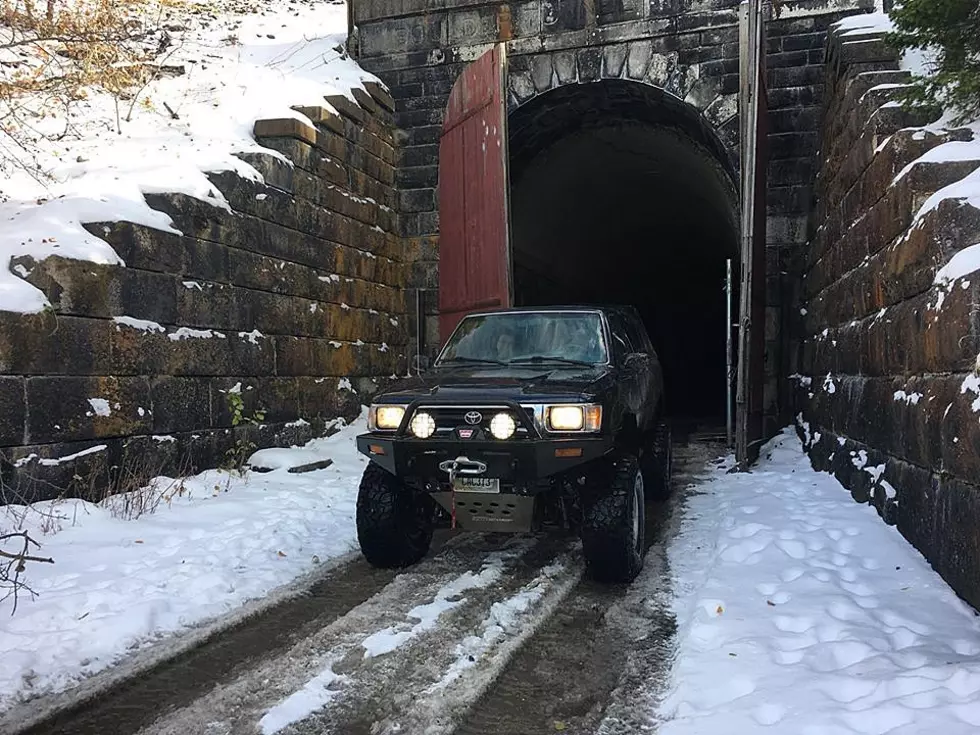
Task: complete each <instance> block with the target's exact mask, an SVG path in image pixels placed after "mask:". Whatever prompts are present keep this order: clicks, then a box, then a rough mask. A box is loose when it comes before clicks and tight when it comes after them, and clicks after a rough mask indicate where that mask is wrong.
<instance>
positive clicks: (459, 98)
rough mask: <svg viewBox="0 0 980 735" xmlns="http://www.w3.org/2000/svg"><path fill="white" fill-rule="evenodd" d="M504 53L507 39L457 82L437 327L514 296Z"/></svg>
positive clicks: (442, 153) (444, 191) (446, 147)
mask: <svg viewBox="0 0 980 735" xmlns="http://www.w3.org/2000/svg"><path fill="white" fill-rule="evenodd" d="M506 79H507V59H506V54H505V50H504V45H503V44H502V43H500V44H497V45H496V46H495V47H494V48H492V49H490V50H489V51H487V52H486V53H485V54H483V56H481V57H480V58H479V59H477V60H476V61H474V62H473V63H471V64H470V65H469V66H467V67H466V69H464V70H463V73H462V74H461V75H460V77H459V79H457V80H456V84H455V85H454V86H453V89H452V91H451V92H450V94H449V104H448V106H447V108H446V119H445V122H444V123H443V126H442V137H441V138H440V140H439V333H440V337H441V339H442V340H443V341H445V340H446V339H447V338H448V337H449V335H450V333H451V332H452V330H453V329H455V328H456V325H457V324H458V323H459V320H460V319H462V318H463V317H464V316H465V315H466V314H468V313H470V312H472V311H476V310H478V309H485V308H490V307H495V306H510V305H511V302H512V300H513V295H512V289H513V287H512V284H511V262H510V242H509V234H510V233H509V218H508V211H507V199H508V193H509V192H508V186H509V183H508V178H507V106H506V96H505V95H506V92H505V85H506Z"/></svg>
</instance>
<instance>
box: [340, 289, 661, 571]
mask: <svg viewBox="0 0 980 735" xmlns="http://www.w3.org/2000/svg"><path fill="white" fill-rule="evenodd" d="M357 448H358V450H359V451H360V452H362V453H363V454H365V455H366V456H367V457H369V458H370V459H371V462H370V463H369V464H368V466H367V467H366V468H365V471H364V475H363V477H362V479H361V485H360V491H359V494H358V499H357V535H358V540H359V543H360V547H361V551H362V553H363V554H364V556H365V558H366V559H367V560H368V562H370V563H371V564H372V565H374V566H379V567H387V568H391V567H404V566H408V565H411V564H414V563H415V562H417V561H419V560H420V559H421V558H422V557H423V556H425V554H426V553H427V552H428V550H429V544H430V542H431V540H432V533H433V529H434V528H436V527H437V526H449V527H453V528H457V527H458V528H461V529H463V530H472V531H494V532H500V531H505V532H506V531H510V532H529V531H546V530H547V529H549V528H551V529H566V530H571V531H577V532H578V533H579V534H580V535H581V538H582V545H583V551H584V554H585V559H586V565H587V569H588V571H589V573H590V575H591V576H592V577H593V578H594V579H597V580H599V581H604V582H628V581H631V580H632V579H633V578H635V577H636V575H637V574H638V573H639V571H640V569H641V568H642V566H643V555H644V550H645V545H644V523H645V507H646V501H647V499H650V498H656V499H663V498H665V497H666V495H667V493H668V492H669V487H670V461H671V455H670V432H669V428H668V426H667V424H666V423H665V422H664V420H663V375H662V371H661V367H660V362H659V360H658V358H657V355H656V352H655V351H654V349H653V345H652V344H651V342H650V338H649V336H648V335H647V333H646V330H645V329H644V327H643V324H642V322H641V321H640V319H639V317H638V316H637V314H636V312H635V311H634V310H633V309H632V308H629V307H612V306H601V307H595V306H592V307H589V306H561V307H547V308H522V309H504V310H496V311H489V312H482V313H478V314H471V315H469V316H466V317H464V318H463V319H462V321H461V322H460V323H459V325H458V326H457V328H456V329H455V331H454V332H453V333H452V335H451V336H450V338H449V340H448V341H447V342H446V345H445V346H444V347H443V349H442V351H441V352H440V353H439V356H438V357H437V358H436V360H435V361H434V363H433V366H432V367H431V368H430V369H429V370H427V371H426V372H425V373H423V374H422V375H420V376H419V377H417V378H411V379H408V380H405V381H402V382H401V383H399V384H398V385H396V386H394V387H393V388H392V389H390V390H388V391H386V392H384V393H382V394H380V395H379V396H377V398H376V400H375V402H374V403H373V404H372V406H371V407H370V410H369V416H368V433H366V434H362V435H360V436H358V438H357Z"/></svg>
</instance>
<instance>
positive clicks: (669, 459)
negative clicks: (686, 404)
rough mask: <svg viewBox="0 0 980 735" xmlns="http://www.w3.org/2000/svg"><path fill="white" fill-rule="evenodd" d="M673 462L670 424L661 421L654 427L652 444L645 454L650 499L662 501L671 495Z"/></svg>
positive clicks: (644, 471)
mask: <svg viewBox="0 0 980 735" xmlns="http://www.w3.org/2000/svg"><path fill="white" fill-rule="evenodd" d="M672 464H673V454H672V445H671V436H670V424H668V423H667V422H666V421H661V422H660V423H658V424H657V428H656V429H654V433H653V437H652V438H651V440H650V445H649V447H648V448H647V451H646V453H645V454H644V455H643V462H642V467H643V475H644V479H645V480H646V494H647V499H648V500H661V501H662V500H666V499H667V498H669V497H670V477H671V469H672Z"/></svg>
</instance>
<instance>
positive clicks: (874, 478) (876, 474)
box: [864, 464, 885, 483]
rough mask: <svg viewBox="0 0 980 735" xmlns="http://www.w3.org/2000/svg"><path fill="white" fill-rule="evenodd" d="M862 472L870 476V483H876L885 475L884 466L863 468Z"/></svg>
mask: <svg viewBox="0 0 980 735" xmlns="http://www.w3.org/2000/svg"><path fill="white" fill-rule="evenodd" d="M864 471H865V472H867V473H868V474H869V475H871V482H872V483H877V482H878V480H880V479H881V476H882V475H883V474H885V465H883V464H878V465H875V466H874V467H865V468H864Z"/></svg>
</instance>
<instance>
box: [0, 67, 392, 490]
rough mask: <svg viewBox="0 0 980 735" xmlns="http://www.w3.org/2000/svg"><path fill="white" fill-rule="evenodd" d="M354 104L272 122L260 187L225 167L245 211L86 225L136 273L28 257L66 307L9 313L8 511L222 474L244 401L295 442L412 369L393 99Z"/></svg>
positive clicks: (3, 401)
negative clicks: (142, 478) (128, 480)
mask: <svg viewBox="0 0 980 735" xmlns="http://www.w3.org/2000/svg"><path fill="white" fill-rule="evenodd" d="M368 90H369V91H368ZM354 96H355V98H356V99H357V100H358V103H357V104H355V103H354V102H353V101H351V100H350V99H348V98H347V97H343V96H338V97H336V98H329V99H328V100H326V101H325V102H324V104H323V106H322V107H317V106H312V107H303V108H301V111H302V114H301V115H300V117H304V118H305V119H302V120H301V119H298V118H293V117H288V118H282V119H271V120H260V121H259V122H257V123H256V125H255V139H256V142H257V143H258V144H259V146H260V148H259V149H257V150H252V151H249V152H248V153H244V154H241V157H242V158H243V159H244V160H246V161H247V163H248V164H249V165H250V166H251V167H253V168H254V169H255V170H256V171H257V172H259V174H260V176H252V177H248V178H245V177H243V176H241V175H239V173H238V172H235V171H225V172H222V173H210V174H207V178H208V180H209V181H210V183H211V185H213V187H214V188H215V190H216V191H217V192H220V196H223V197H224V200H225V201H226V202H227V205H228V206H220V207H219V206H213V205H212V204H209V203H207V202H205V201H202V199H201V198H198V197H195V196H192V195H190V194H172V193H170V194H151V193H145V194H144V195H145V199H146V202H147V204H148V205H149V206H150V207H151V208H152V209H153V210H155V211H157V212H161V213H164V214H165V215H166V216H168V217H169V218H170V220H171V221H172V229H169V230H164V229H159V228H154V227H149V226H146V225H142V224H134V223H131V222H95V223H92V222H90V223H88V224H86V225H85V227H86V229H87V230H89V232H90V233H91V234H92V235H94V236H96V237H98V238H101V239H102V240H104V241H105V242H107V243H109V245H111V246H112V248H113V250H114V251H115V252H116V253H118V255H119V256H120V258H121V259H122V261H124V262H125V266H123V265H121V264H107V263H93V262H87V261H82V260H77V259H67V258H62V257H57V256H52V257H47V258H45V259H42V260H34V259H33V258H32V257H30V256H20V257H15V258H13V260H12V263H11V266H12V270H13V272H16V273H17V274H18V275H20V276H21V277H22V278H23V279H24V280H25V282H26V283H28V284H30V285H31V286H33V287H35V288H36V289H38V290H39V291H40V293H42V294H43V296H44V298H46V299H47V302H48V303H49V304H50V306H49V307H48V308H46V309H44V310H43V311H40V312H38V313H34V314H23V313H16V312H13V311H0V456H2V460H0V464H2V469H0V471H2V473H3V474H2V479H3V483H4V490H5V495H4V497H3V498H0V502H3V501H4V499H6V500H7V501H8V502H9V501H10V500H13V499H18V500H37V499H43V498H46V497H52V496H54V495H59V494H62V493H64V492H66V490H67V492H69V493H71V494H78V493H84V492H88V491H89V490H90V486H91V485H93V484H94V485H97V486H103V485H105V484H106V483H107V482H108V481H109V477H110V475H111V474H113V473H118V472H119V470H111V468H112V467H113V466H116V467H120V466H124V467H126V469H127V471H136V470H138V469H139V467H142V469H143V471H145V472H149V473H150V474H162V473H166V472H171V471H177V469H183V470H190V469H191V468H195V467H213V466H215V465H217V464H219V463H220V462H221V461H222V460H223V459H224V458H225V451H226V450H227V449H228V448H229V446H231V445H232V444H233V443H234V442H235V441H237V439H238V438H239V437H241V434H242V432H243V431H244V427H238V428H237V429H233V428H232V412H231V411H230V410H229V405H228V401H227V396H228V394H229V392H232V391H234V392H238V393H240V395H241V396H242V397H243V399H244V401H245V412H246V414H250V413H251V412H252V411H253V410H254V409H256V408H262V409H264V410H265V414H264V417H263V418H262V422H263V425H262V426H261V427H260V428H258V429H253V430H252V436H251V441H254V442H255V443H256V444H257V445H258V446H270V445H281V444H293V443H302V442H304V441H306V440H307V439H309V438H310V437H311V436H313V435H316V433H317V432H318V431H321V430H322V429H323V428H324V424H325V422H329V421H330V420H332V419H334V418H336V417H337V416H345V417H346V418H348V419H350V418H353V417H354V416H356V415H357V413H358V410H359V407H360V404H361V403H362V402H363V400H364V399H365V397H366V396H367V395H368V394H369V393H370V392H371V391H372V390H373V389H374V388H375V386H376V385H378V384H379V383H380V382H382V381H383V380H384V379H386V378H388V377H390V376H391V375H392V374H394V373H396V372H399V373H401V374H404V372H405V370H406V366H407V360H406V357H405V355H406V354H407V349H406V347H407V335H408V332H409V319H408V317H407V311H408V307H407V303H406V297H405V291H404V290H403V286H404V283H405V279H406V274H407V271H408V268H409V264H408V263H407V262H406V260H405V257H404V255H403V252H402V249H401V247H400V242H401V241H400V238H399V237H398V235H397V234H396V233H397V228H396V215H395V213H394V211H393V206H394V196H395V195H394V187H393V184H394V157H395V144H394V138H393V126H392V108H393V102H392V100H391V98H390V96H389V95H388V94H387V92H386V91H385V90H384V88H383V87H381V86H380V85H377V84H370V83H368V84H367V85H365V89H364V90H361V89H358V90H356V91H355V95H354ZM328 105H329V106H328ZM261 147H264V148H265V151H263V150H262V148H261ZM344 381H346V383H345V382H344ZM341 384H344V385H345V386H350V387H349V388H345V389H339V388H338V385H341ZM298 419H305V421H298ZM161 437H162V438H163V439H164V440H161ZM171 438H175V439H176V441H170V439H171ZM95 448H97V449H98V450H97V451H95ZM87 449H88V450H91V451H85V450H87ZM61 457H71V458H74V459H72V460H71V461H66V462H52V461H51V459H52V458H61ZM137 458H138V461H139V467H134V465H133V463H134V461H136V460H137Z"/></svg>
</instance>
